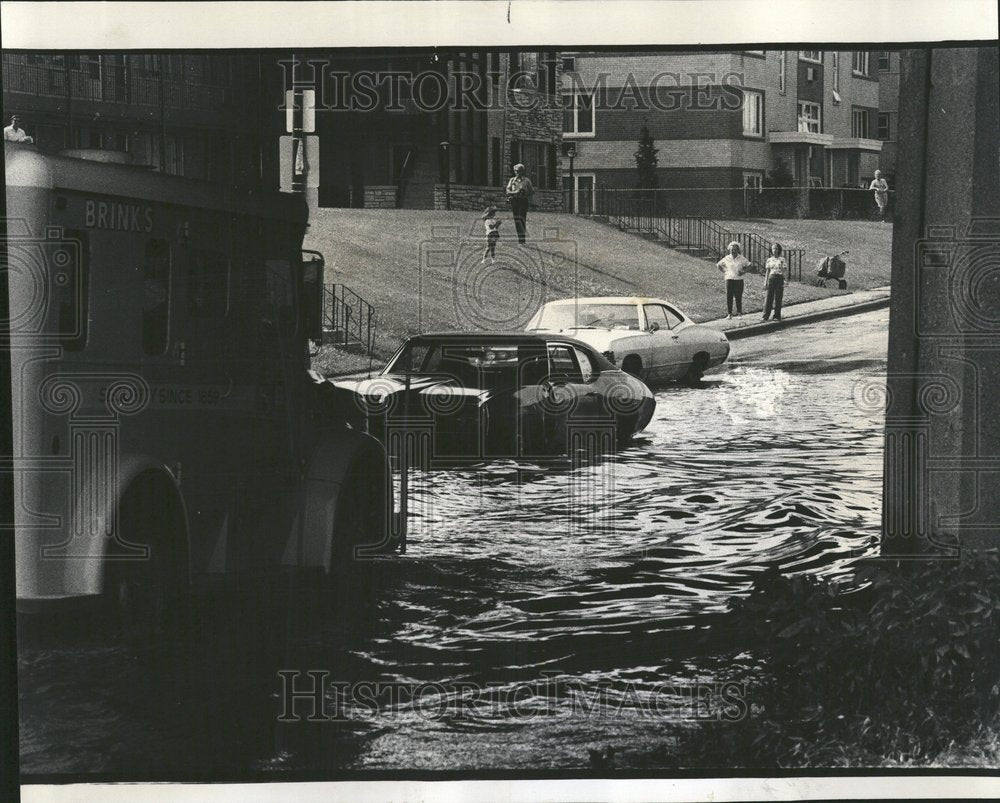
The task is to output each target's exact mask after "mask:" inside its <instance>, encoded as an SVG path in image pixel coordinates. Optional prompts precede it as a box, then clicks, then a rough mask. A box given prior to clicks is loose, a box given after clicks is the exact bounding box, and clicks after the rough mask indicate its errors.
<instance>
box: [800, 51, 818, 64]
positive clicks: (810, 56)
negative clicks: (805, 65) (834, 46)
mask: <svg viewBox="0 0 1000 803" xmlns="http://www.w3.org/2000/svg"><path fill="white" fill-rule="evenodd" d="M799 58H800V59H801V60H802V61H814V62H816V63H817V64H822V63H823V51H822V50H800V51H799Z"/></svg>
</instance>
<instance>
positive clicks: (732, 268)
mask: <svg viewBox="0 0 1000 803" xmlns="http://www.w3.org/2000/svg"><path fill="white" fill-rule="evenodd" d="M726 250H727V251H728V252H729V253H728V254H726V255H725V256H724V257H723V258H722V259H720V260H719V261H718V262H717V263H716V264H717V265H718V266H719V270H720V271H722V275H723V276H724V277H725V279H726V312H727V314H726V317H727V318H732V317H733V302H734V301H735V302H736V315H737V316H741V315H743V274H744V273H746V271H747V268H749V267H750V260H749V259H747V258H746V257H745V256H743V255H742V254H740V244H739V243H738V242H736V241H735V240H734V241H733V242H731V243H730V244H729V247H728V248H727V249H726Z"/></svg>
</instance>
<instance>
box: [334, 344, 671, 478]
mask: <svg viewBox="0 0 1000 803" xmlns="http://www.w3.org/2000/svg"><path fill="white" fill-rule="evenodd" d="M334 385H335V386H336V387H337V388H338V389H339V392H341V393H342V392H344V391H347V392H349V393H350V394H351V396H352V397H353V398H352V402H353V404H355V405H356V408H355V409H356V410H358V412H359V413H360V414H361V415H362V417H363V418H364V419H365V423H366V425H367V428H368V431H369V432H371V433H372V434H373V435H375V436H377V437H379V438H380V439H382V440H385V441H387V442H388V441H390V440H391V439H392V437H393V433H399V434H403V433H405V434H406V436H407V438H408V439H409V443H410V448H417V449H420V450H422V451H423V456H424V457H425V458H431V459H433V458H458V457H461V458H467V457H473V458H485V457H535V456H546V455H553V454H563V453H566V452H568V451H572V450H575V449H579V448H582V449H587V450H590V451H610V450H612V449H614V448H617V447H621V446H623V445H624V444H626V443H627V442H628V441H629V440H630V439H631V438H632V436H633V435H634V434H635V433H637V432H639V431H640V430H642V429H644V428H645V427H646V425H647V424H648V423H649V420H650V419H651V418H652V416H653V409H654V408H655V406H656V402H655V401H654V399H653V394H652V393H651V392H650V390H649V388H647V387H646V386H645V385H644V384H643V383H642V382H641V381H639V380H638V379H636V378H635V377H632V376H629V375H628V374H626V373H624V372H623V371H621V370H620V369H618V368H617V367H615V366H614V365H612V364H611V363H610V362H608V360H607V359H605V358H604V357H603V356H601V355H600V354H598V353H597V352H596V351H594V349H592V348H591V347H590V346H588V345H586V344H585V343H581V342H579V341H578V340H573V339H572V338H568V337H563V336H559V335H546V334H528V333H524V332H519V333H512V334H492V333H484V332H449V333H445V334H426V335H418V336H416V337H411V338H410V339H409V340H407V341H406V342H405V343H404V344H403V346H402V347H401V348H400V349H399V351H398V352H396V354H395V356H393V358H392V359H391V360H390V361H389V363H388V364H387V365H386V367H385V368H384V369H383V370H382V372H381V373H380V374H379V375H378V376H376V377H374V378H372V379H367V380H363V381H360V382H346V381H338V382H335V383H334ZM418 444H419V445H418Z"/></svg>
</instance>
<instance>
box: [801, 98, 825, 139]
mask: <svg viewBox="0 0 1000 803" xmlns="http://www.w3.org/2000/svg"><path fill="white" fill-rule="evenodd" d="M822 130H823V117H822V114H821V111H820V107H819V104H818V103H810V102H809V101H806V100H800V101H799V131H810V132H812V133H814V134H819V133H821V132H822Z"/></svg>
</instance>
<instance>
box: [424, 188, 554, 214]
mask: <svg viewBox="0 0 1000 803" xmlns="http://www.w3.org/2000/svg"><path fill="white" fill-rule="evenodd" d="M446 202H447V192H446V189H445V185H444V184H435V185H434V208H435V209H446V208H447V203H446ZM490 204H493V205H494V206H495V207H496V208H497V209H498V210H499V211H500V212H503V211H504V210H510V204H509V203H507V197H506V196H505V195H504V191H503V188H502V187H477V186H472V185H469V184H452V185H451V208H452V209H467V210H470V211H480V212H481V211H482V210H484V209H486V207H487V206H489V205H490ZM531 208H532V209H535V210H538V211H540V212H561V211H562V210H563V198H562V193H561V192H559V191H557V190H535V194H534V196H533V197H532V199H531Z"/></svg>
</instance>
